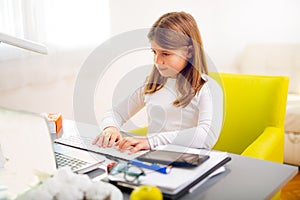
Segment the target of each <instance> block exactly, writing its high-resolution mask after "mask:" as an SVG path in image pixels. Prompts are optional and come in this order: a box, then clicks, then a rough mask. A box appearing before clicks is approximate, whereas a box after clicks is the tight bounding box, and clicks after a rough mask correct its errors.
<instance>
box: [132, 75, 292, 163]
mask: <svg viewBox="0 0 300 200" xmlns="http://www.w3.org/2000/svg"><path fill="white" fill-rule="evenodd" d="M210 76H211V77H213V78H214V79H215V80H216V81H217V82H219V84H220V85H221V87H222V88H223V91H224V103H225V106H224V109H225V110H224V121H223V128H222V131H221V134H220V137H219V139H218V142H217V144H216V145H215V146H214V149H216V150H220V151H226V152H230V153H235V154H241V155H244V156H249V157H253V158H259V159H263V160H269V161H274V162H279V163H283V152H284V119H285V111H286V99H287V93H288V92H287V91H288V83H289V78H288V77H285V76H261V75H245V74H227V73H210ZM130 132H131V133H135V134H139V135H146V134H147V127H143V128H140V129H136V130H132V131H130Z"/></svg>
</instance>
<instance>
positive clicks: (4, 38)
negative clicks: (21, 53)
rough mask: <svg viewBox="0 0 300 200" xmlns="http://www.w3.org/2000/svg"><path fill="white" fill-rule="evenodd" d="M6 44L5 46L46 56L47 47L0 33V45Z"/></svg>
mask: <svg viewBox="0 0 300 200" xmlns="http://www.w3.org/2000/svg"><path fill="white" fill-rule="evenodd" d="M1 42H3V43H6V44H10V45H13V46H16V47H20V48H23V49H27V50H30V51H34V52H37V53H41V54H47V53H48V50H47V47H46V46H44V45H43V44H39V43H37V42H33V41H30V40H25V39H21V38H17V37H14V36H11V35H7V34H4V33H0V43H1Z"/></svg>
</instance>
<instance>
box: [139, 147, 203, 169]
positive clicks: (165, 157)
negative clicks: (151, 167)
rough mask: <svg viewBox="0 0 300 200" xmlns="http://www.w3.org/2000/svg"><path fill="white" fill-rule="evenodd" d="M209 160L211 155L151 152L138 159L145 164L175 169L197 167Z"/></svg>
mask: <svg viewBox="0 0 300 200" xmlns="http://www.w3.org/2000/svg"><path fill="white" fill-rule="evenodd" d="M208 158H209V155H201V154H200V155H199V154H193V153H181V152H174V151H165V150H151V151H148V152H147V153H145V154H143V155H141V156H139V157H137V158H136V159H137V160H140V161H143V162H150V163H157V164H163V165H171V166H174V167H196V166H199V165H200V164H201V163H203V162H205V161H206V160H207V159H208Z"/></svg>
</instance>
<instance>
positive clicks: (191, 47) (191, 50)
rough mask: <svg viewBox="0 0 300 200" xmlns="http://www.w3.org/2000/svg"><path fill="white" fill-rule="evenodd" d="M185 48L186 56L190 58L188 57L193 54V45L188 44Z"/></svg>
mask: <svg viewBox="0 0 300 200" xmlns="http://www.w3.org/2000/svg"><path fill="white" fill-rule="evenodd" d="M187 48H188V49H187V55H186V57H187V58H188V59H190V58H192V57H193V56H194V47H193V45H189V46H188V47H187Z"/></svg>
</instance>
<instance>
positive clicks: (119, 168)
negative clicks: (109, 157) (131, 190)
mask: <svg viewBox="0 0 300 200" xmlns="http://www.w3.org/2000/svg"><path fill="white" fill-rule="evenodd" d="M119 173H124V180H126V181H127V182H130V183H133V182H135V181H136V182H137V183H139V182H140V181H139V177H140V176H145V175H146V174H145V172H144V170H143V169H142V168H140V167H137V166H135V165H132V164H130V163H118V164H116V165H115V166H113V167H112V168H111V170H110V172H109V174H110V175H116V174H119Z"/></svg>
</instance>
